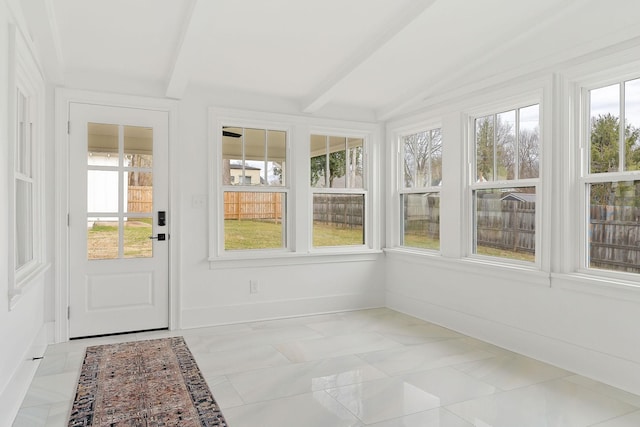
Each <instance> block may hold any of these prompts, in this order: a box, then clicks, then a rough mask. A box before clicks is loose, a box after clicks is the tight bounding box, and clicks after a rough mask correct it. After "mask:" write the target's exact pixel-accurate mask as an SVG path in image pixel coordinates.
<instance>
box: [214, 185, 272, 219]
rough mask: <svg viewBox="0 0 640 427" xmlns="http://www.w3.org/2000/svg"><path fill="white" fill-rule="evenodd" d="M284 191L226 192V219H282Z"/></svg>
mask: <svg viewBox="0 0 640 427" xmlns="http://www.w3.org/2000/svg"><path fill="white" fill-rule="evenodd" d="M282 201H283V193H258V192H253V193H249V192H235V191H227V192H225V193H224V219H236V220H243V219H245V220H246V219H251V220H260V221H266V220H272V221H281V220H282Z"/></svg>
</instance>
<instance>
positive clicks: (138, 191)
mask: <svg viewBox="0 0 640 427" xmlns="http://www.w3.org/2000/svg"><path fill="white" fill-rule="evenodd" d="M127 212H153V187H151V186H133V185H130V186H128V187H127Z"/></svg>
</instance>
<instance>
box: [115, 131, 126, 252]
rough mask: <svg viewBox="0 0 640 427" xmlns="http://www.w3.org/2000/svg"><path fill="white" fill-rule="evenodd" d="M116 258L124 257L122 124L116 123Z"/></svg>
mask: <svg viewBox="0 0 640 427" xmlns="http://www.w3.org/2000/svg"><path fill="white" fill-rule="evenodd" d="M117 170H118V258H124V186H125V184H126V181H125V174H126V173H127V172H126V171H125V170H124V125H118V166H117Z"/></svg>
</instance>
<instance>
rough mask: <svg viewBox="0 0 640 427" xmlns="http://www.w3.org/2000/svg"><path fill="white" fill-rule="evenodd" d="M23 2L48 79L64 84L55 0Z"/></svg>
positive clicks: (31, 32) (31, 35) (63, 68)
mask: <svg viewBox="0 0 640 427" xmlns="http://www.w3.org/2000/svg"><path fill="white" fill-rule="evenodd" d="M21 4H22V8H23V12H24V15H25V16H27V17H28V18H29V20H28V23H27V25H28V26H29V32H30V37H31V38H32V41H33V43H34V45H35V46H36V49H37V51H38V57H39V60H40V62H41V66H42V68H43V72H44V75H45V76H46V78H47V81H50V82H52V83H55V84H62V83H63V82H64V70H65V67H64V59H63V55H62V43H61V42H60V31H59V30H58V22H57V20H56V15H55V11H54V5H53V0H22V2H21Z"/></svg>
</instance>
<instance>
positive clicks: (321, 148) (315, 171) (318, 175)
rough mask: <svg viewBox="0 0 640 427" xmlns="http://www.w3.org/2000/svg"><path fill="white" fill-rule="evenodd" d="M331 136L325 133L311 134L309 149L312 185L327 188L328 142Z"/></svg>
mask: <svg viewBox="0 0 640 427" xmlns="http://www.w3.org/2000/svg"><path fill="white" fill-rule="evenodd" d="M328 143H329V137H328V136H325V135H311V141H310V144H309V150H310V153H311V175H310V183H311V187H315V188H325V187H326V186H327V144H328Z"/></svg>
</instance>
